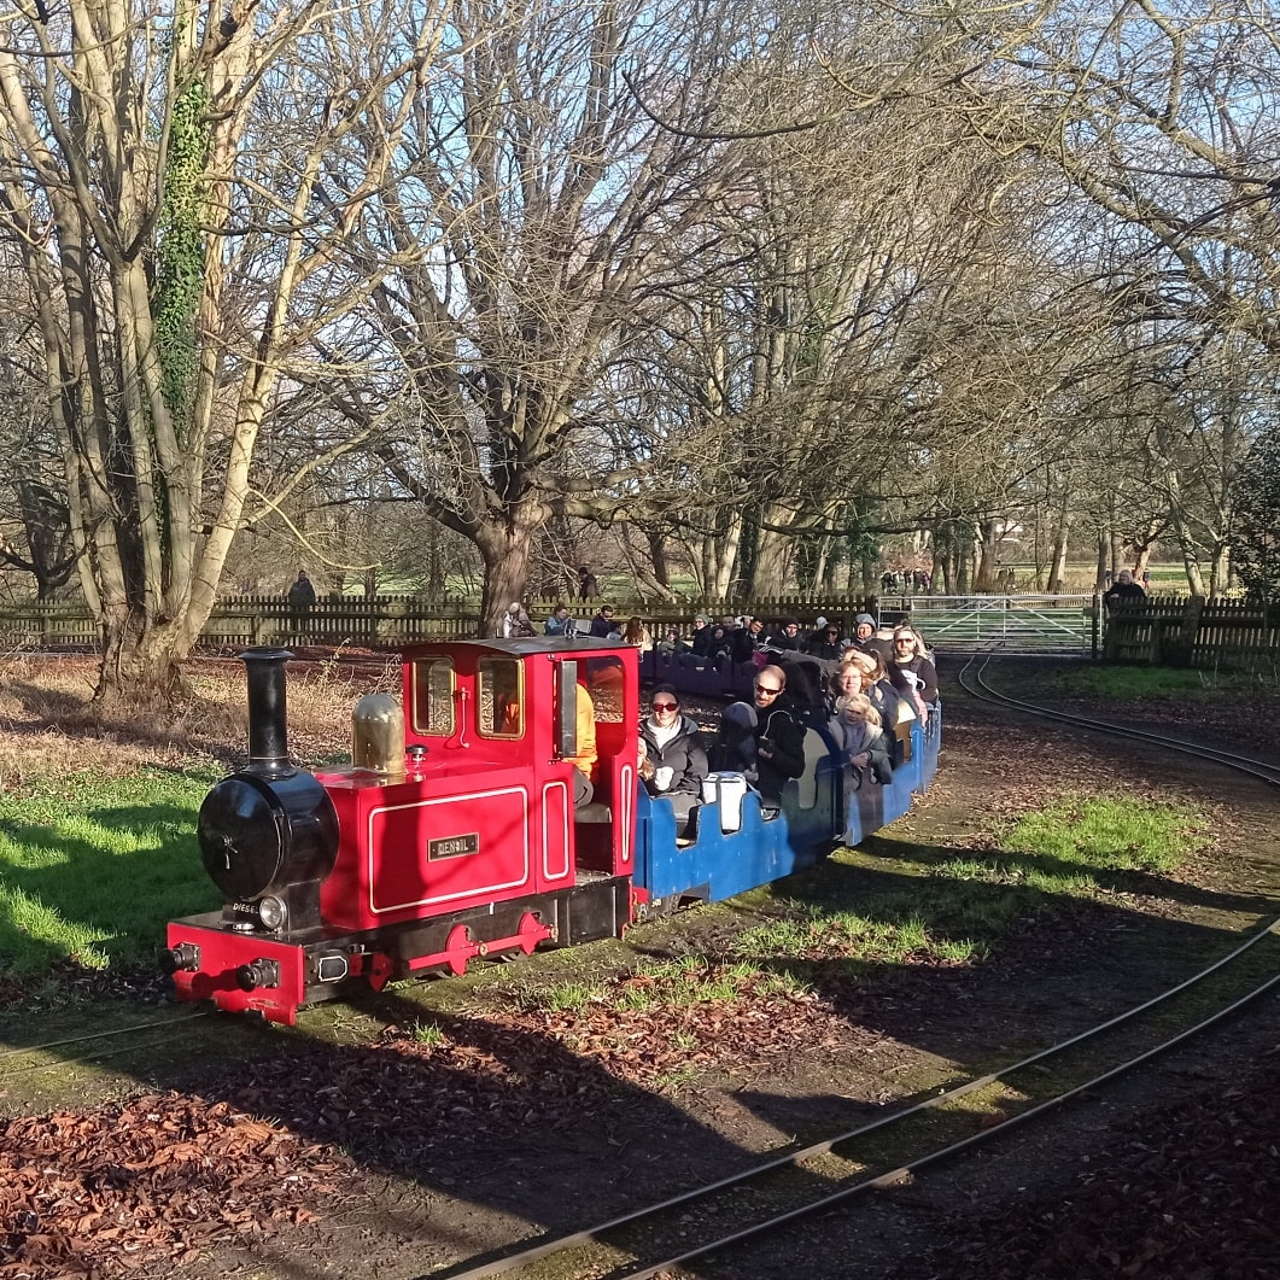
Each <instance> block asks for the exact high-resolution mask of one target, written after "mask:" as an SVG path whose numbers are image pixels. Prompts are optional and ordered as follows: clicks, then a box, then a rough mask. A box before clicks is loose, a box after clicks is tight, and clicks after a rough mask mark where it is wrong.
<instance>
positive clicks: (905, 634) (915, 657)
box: [893, 627, 938, 707]
mask: <svg viewBox="0 0 1280 1280" xmlns="http://www.w3.org/2000/svg"><path fill="white" fill-rule="evenodd" d="M893 648H894V659H893V660H894V664H895V665H896V666H897V668H898V669H899V670H900V671H905V672H910V674H911V676H912V677H913V680H914V683H915V687H916V692H917V693H919V695H920V700H921V701H922V702H923V703H924V704H925V706H926V707H933V706H935V705H936V704H937V701H938V672H937V668H935V667H934V665H933V663H932V662H930V661H929V659H928V658H926V657H925V655H924V644H923V642H922V641H921V639H920V637H919V636H918V635H917V634H916V632H914V631H913V630H912V629H911V628H910V627H899V628H898V629H897V630H896V631H895V632H894V633H893Z"/></svg>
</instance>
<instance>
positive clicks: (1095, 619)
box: [1089, 587, 1102, 662]
mask: <svg viewBox="0 0 1280 1280" xmlns="http://www.w3.org/2000/svg"><path fill="white" fill-rule="evenodd" d="M1089 612H1090V613H1091V614H1092V615H1093V616H1092V618H1091V619H1090V625H1089V631H1090V637H1089V638H1090V643H1091V646H1092V649H1093V660H1094V662H1097V660H1098V641H1099V638H1100V636H1101V632H1102V597H1101V596H1100V595H1099V594H1098V588H1097V587H1094V589H1093V605H1092V607H1091V608H1090V610H1089Z"/></svg>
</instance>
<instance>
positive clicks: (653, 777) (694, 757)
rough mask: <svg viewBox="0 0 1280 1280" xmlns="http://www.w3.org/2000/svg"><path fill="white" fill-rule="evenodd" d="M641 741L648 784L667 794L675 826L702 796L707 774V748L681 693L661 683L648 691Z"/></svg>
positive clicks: (684, 820)
mask: <svg viewBox="0 0 1280 1280" xmlns="http://www.w3.org/2000/svg"><path fill="white" fill-rule="evenodd" d="M640 742H641V745H642V746H643V747H644V750H645V755H646V759H647V762H648V765H649V766H650V768H651V769H652V774H650V772H649V769H645V770H644V775H647V776H645V787H646V789H647V790H648V792H649V794H650V795H651V796H666V797H667V798H668V799H669V800H670V801H671V807H672V808H673V809H674V810H675V812H676V829H677V830H678V831H679V830H683V828H684V826H685V824H686V823H687V822H688V820H689V814H690V813H691V812H692V811H693V809H694V808H695V806H697V805H698V804H699V803H700V801H701V799H702V780H703V778H705V777H706V776H707V773H708V768H707V748H706V744H705V743H704V742H703V740H702V733H701V732H700V731H699V729H698V725H697V722H696V721H694V720H693V719H692V718H691V717H690V716H686V715H683V714H681V711H680V695H679V694H678V693H676V691H675V690H674V689H673V688H672V687H671V686H670V685H669V684H660V685H658V686H657V688H655V689H654V691H653V693H651V694H650V695H649V714H648V715H647V716H645V718H644V719H643V720H642V721H641V722H640Z"/></svg>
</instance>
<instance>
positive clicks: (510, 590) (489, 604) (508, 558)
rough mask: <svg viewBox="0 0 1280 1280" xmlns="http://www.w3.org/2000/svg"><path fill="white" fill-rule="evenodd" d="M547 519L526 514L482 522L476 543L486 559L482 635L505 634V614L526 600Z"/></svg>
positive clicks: (481, 623)
mask: <svg viewBox="0 0 1280 1280" xmlns="http://www.w3.org/2000/svg"><path fill="white" fill-rule="evenodd" d="M542 524H543V520H541V519H538V518H536V517H535V516H531V515H529V514H527V513H526V514H524V515H522V516H517V517H516V518H514V519H512V520H509V521H506V522H503V523H492V524H485V525H482V526H481V527H480V528H479V529H478V530H477V532H476V536H475V540H476V545H477V546H478V547H479V548H480V558H481V559H482V560H483V562H484V588H483V592H482V594H481V601H480V632H479V634H480V635H481V636H500V635H501V634H502V615H503V614H504V613H506V611H507V606H508V605H509V604H511V603H512V602H513V601H519V602H520V603H522V604H523V603H524V595H525V588H526V586H527V585H528V581H529V558H530V552H531V551H532V549H533V540H534V537H535V536H536V535H537V532H538V530H539V529H540V528H541V527H542Z"/></svg>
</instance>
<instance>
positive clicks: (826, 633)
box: [809, 622, 844, 662]
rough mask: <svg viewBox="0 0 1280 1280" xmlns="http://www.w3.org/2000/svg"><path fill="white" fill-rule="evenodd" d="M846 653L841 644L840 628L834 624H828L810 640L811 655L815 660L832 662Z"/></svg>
mask: <svg viewBox="0 0 1280 1280" xmlns="http://www.w3.org/2000/svg"><path fill="white" fill-rule="evenodd" d="M843 652H844V646H843V645H842V644H841V643H840V628H839V626H838V625H837V624H836V623H834V622H828V623H827V624H826V626H825V627H823V629H822V631H821V632H818V633H815V634H814V635H813V636H812V637H810V640H809V653H810V654H811V655H812V656H813V657H815V658H822V659H824V660H825V661H827V662H832V661H834V660H835V659H836V658H838V657H839V656H840V655H841V653H843Z"/></svg>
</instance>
